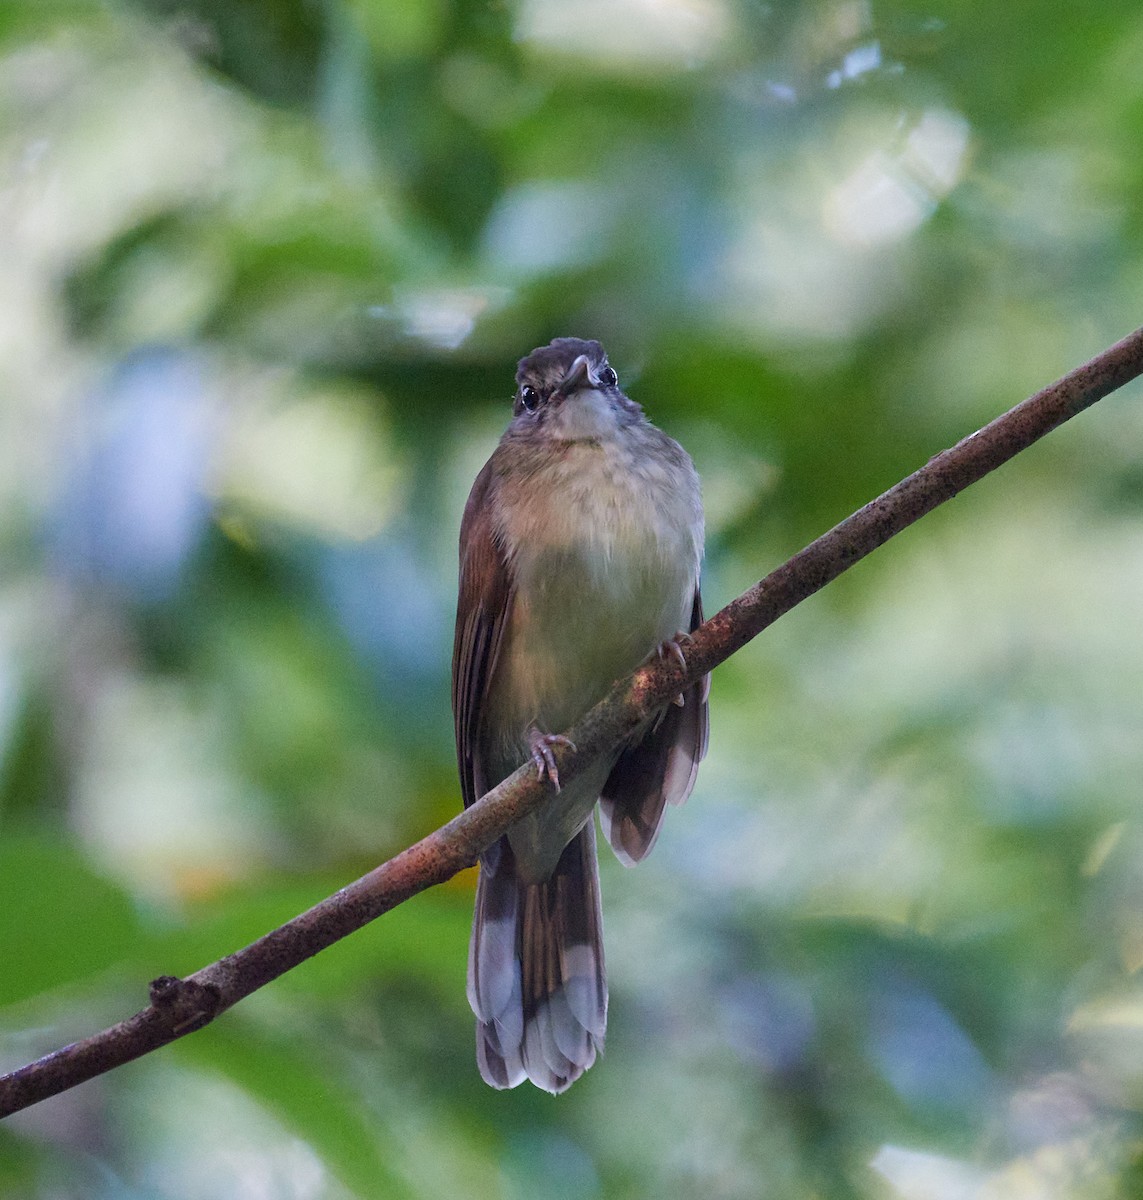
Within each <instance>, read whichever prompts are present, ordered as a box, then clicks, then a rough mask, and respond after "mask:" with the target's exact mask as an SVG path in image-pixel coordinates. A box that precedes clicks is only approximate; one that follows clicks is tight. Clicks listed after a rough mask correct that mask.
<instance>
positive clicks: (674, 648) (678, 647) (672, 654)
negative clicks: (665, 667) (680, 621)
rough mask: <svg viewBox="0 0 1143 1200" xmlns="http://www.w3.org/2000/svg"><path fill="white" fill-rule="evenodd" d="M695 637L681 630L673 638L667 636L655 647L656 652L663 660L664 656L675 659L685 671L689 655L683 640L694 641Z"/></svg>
mask: <svg viewBox="0 0 1143 1200" xmlns="http://www.w3.org/2000/svg"><path fill="white" fill-rule="evenodd" d="M693 641H694V638H692V637H691V635H690V634H689V633H684V632H683V631H682V630H680V631H679V632H678V633H676V634H675V636H674V637H673V638H667V639H666V641H662V642H660V643H659V644H658V646H656V647H655V654H656V655H657V657H658V658H659V659H660V660H662V659H664V658H670V659H673V660H674V661H675V662H677V663H678V664H679V666H680V667H682V668H683V670H684V671H685V670H686V669H687V656H686V655H685V654H684V653H683V647H682V643H683V642H693Z"/></svg>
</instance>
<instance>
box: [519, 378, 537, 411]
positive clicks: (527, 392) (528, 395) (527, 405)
mask: <svg viewBox="0 0 1143 1200" xmlns="http://www.w3.org/2000/svg"><path fill="white" fill-rule="evenodd" d="M520 404H521V405H522V406H523V408H524V409H525V411H527V412H535V411H536V409H537V408H539V406H540V393H539V392H537V391H536V389H535V388H534V387H529V386H528V385H527V384H525V385H524V386H523V387H522V388H521V389H520Z"/></svg>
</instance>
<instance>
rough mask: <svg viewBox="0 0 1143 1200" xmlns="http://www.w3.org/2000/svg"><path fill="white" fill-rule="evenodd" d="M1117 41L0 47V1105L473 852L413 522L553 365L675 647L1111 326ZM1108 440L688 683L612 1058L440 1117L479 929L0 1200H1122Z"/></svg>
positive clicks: (356, 961)
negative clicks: (629, 423)
mask: <svg viewBox="0 0 1143 1200" xmlns="http://www.w3.org/2000/svg"><path fill="white" fill-rule="evenodd" d="M1141 60H1143V13H1141V12H1140V9H1139V5H1138V2H1137V0H1091V2H1089V3H1087V4H1083V5H1062V4H1045V3H1040V4H1036V3H1033V4H1031V5H1005V4H996V3H993V2H992V0H930V2H928V3H917V2H916V0H875V2H872V0H871V2H863V0H778V2H775V3H760V2H757V0H490V2H488V3H467V4H462V3H454V4H450V3H448V2H447V0H231V2H229V3H227V2H220V0H137V2H135V3H131V2H128V0H3V3H2V4H0V1063H2V1064H3V1066H4V1067H6V1068H10V1067H14V1066H17V1065H19V1064H20V1063H22V1062H24V1061H26V1060H28V1059H30V1058H32V1057H34V1056H36V1055H38V1054H41V1053H44V1052H46V1051H48V1050H51V1049H54V1048H55V1047H57V1046H59V1045H61V1044H62V1043H64V1042H65V1041H67V1040H70V1039H72V1038H74V1037H77V1036H82V1035H84V1034H87V1033H90V1032H93V1031H95V1030H96V1029H98V1028H101V1027H103V1026H104V1025H106V1024H109V1023H111V1022H112V1021H114V1020H117V1019H119V1018H121V1017H123V1016H126V1015H128V1014H129V1013H131V1012H134V1011H135V1010H136V1009H137V1008H139V1007H140V1006H141V1005H142V1004H143V1003H144V1000H145V986H146V982H147V981H148V980H149V979H150V978H152V977H153V976H155V975H158V974H161V973H175V974H182V973H186V972H190V971H193V970H195V969H197V968H199V967H201V966H203V965H205V964H206V963H208V962H210V961H213V960H214V959H216V958H218V957H220V956H221V955H223V954H225V953H227V952H229V951H231V950H234V949H236V948H238V947H239V946H241V945H243V944H245V943H247V942H248V941H250V940H252V939H253V938H254V937H256V936H258V935H259V934H261V933H263V932H265V931H266V930H267V929H268V928H270V927H271V926H273V925H276V924H278V923H280V922H281V921H283V920H285V919H287V918H289V917H290V916H292V915H294V914H295V913H296V912H298V911H299V910H301V909H302V908H303V907H305V906H307V905H309V904H311V903H313V902H315V901H317V900H318V899H320V898H321V897H322V896H324V895H326V894H327V893H329V892H330V891H332V890H334V889H335V888H337V887H338V886H340V885H341V884H343V883H345V882H347V881H348V880H350V879H352V878H354V877H356V876H357V875H359V874H361V873H362V872H364V871H365V870H367V869H368V868H369V867H371V866H372V865H374V864H375V863H377V862H379V861H381V860H383V859H384V858H387V857H389V856H390V855H392V854H393V853H395V852H396V851H398V850H400V849H401V848H403V847H404V846H405V845H407V844H408V843H410V842H411V841H412V840H414V839H415V838H417V837H419V836H421V835H423V834H424V833H426V832H428V831H429V830H430V829H432V828H434V827H436V826H437V825H438V824H440V823H442V822H443V821H445V820H446V819H447V818H448V817H450V816H451V815H452V814H453V813H454V812H455V811H456V809H457V807H458V805H459V793H458V787H457V783H456V779H455V767H454V760H453V749H452V731H451V717H450V713H449V688H448V671H449V658H450V655H451V645H452V628H451V626H452V617H453V605H454V595H455V591H454V589H455V573H456V567H455V553H456V550H455V544H456V531H457V528H458V525H459V519H460V511H461V507H462V505H463V501H464V497H465V495H466V494H467V490H468V487H469V485H470V483H471V481H472V479H473V477H474V475H475V473H476V470H477V469H478V467H479V466H480V464H481V463H482V462H483V460H484V458H485V457H486V456H487V454H488V453H489V452H490V450H491V448H492V446H493V445H494V444H495V440H496V438H497V437H498V435H499V433H500V431H501V429H502V428H503V427H504V425H505V423H506V421H507V419H508V417H509V413H510V398H511V394H512V390H513V373H514V369H515V363H516V360H517V359H518V358H519V357H520V356H521V355H523V354H525V353H527V352H528V351H529V350H530V349H531V348H532V347H533V346H535V345H537V344H541V343H544V342H546V341H547V340H548V339H549V338H551V337H552V336H554V335H560V334H574V335H578V336H583V337H597V338H600V339H601V340H602V341H603V342H604V344H605V345H606V346H607V348H608V350H609V352H610V355H611V360H612V362H613V363H614V365H615V366H616V368H617V369H618V372H619V378H620V381H621V383H622V384H623V385H624V386H625V388H626V390H627V391H628V392H629V393H630V394H631V395H632V396H633V397H634V398H635V399H637V400H639V401H640V402H641V403H642V404H643V405H644V406H645V408H646V409H647V411H648V413H649V415H650V416H651V417H652V419H653V420H654V421H655V422H656V423H658V424H659V425H661V426H662V427H663V428H665V429H666V430H668V431H669V432H670V433H672V434H673V435H675V436H676V437H678V438H679V439H680V440H681V441H682V442H683V443H684V444H685V445H686V446H687V447H688V448H689V449H690V450H691V452H692V454H693V456H694V458H695V460H696V462H697V464H698V467H699V469H700V471H701V473H702V475H703V477H704V485H705V492H706V501H707V508H708V528H709V536H708V560H707V568H706V576H705V583H704V593H705V599H706V607H707V611H708V612H713V611H715V610H716V609H717V608H718V607H720V606H721V605H722V604H723V603H725V602H726V601H727V600H729V599H730V598H731V597H733V596H734V595H736V594H737V593H738V592H740V591H742V590H743V589H745V588H746V587H747V586H749V585H750V584H751V583H753V582H754V581H755V580H757V579H758V578H760V577H761V576H762V575H763V574H765V573H766V572H767V571H768V570H770V569H771V568H772V567H774V566H775V565H777V564H778V563H779V562H781V561H782V560H783V559H784V558H785V557H787V555H788V554H790V553H791V552H793V551H794V550H796V549H798V548H799V547H800V546H801V545H802V544H803V543H804V542H805V541H807V540H809V539H810V538H811V537H813V536H815V535H816V534H818V533H820V532H822V531H823V530H824V529H826V528H828V527H829V526H831V525H833V524H834V523H836V522H837V521H838V520H840V519H841V518H843V517H844V516H845V515H847V514H848V512H849V511H851V510H852V509H854V508H856V507H858V506H859V505H861V504H862V503H864V502H865V501H866V500H868V499H870V498H871V497H872V496H874V495H875V494H877V493H878V492H880V491H881V490H882V489H884V488H885V487H887V486H889V485H891V484H892V483H894V482H895V481H896V480H897V479H898V478H900V477H901V476H902V475H904V474H906V473H907V472H909V471H911V470H913V469H914V468H915V467H917V466H919V465H920V464H921V463H923V462H924V461H925V460H926V459H927V458H928V457H929V456H930V455H932V454H934V453H935V452H937V451H938V450H940V449H942V448H944V447H945V446H947V445H949V444H951V443H952V442H954V441H956V440H957V439H959V438H960V437H961V436H963V435H964V434H966V433H968V432H970V431H971V430H973V429H975V428H977V427H978V426H979V425H981V424H983V423H984V422H985V421H987V420H988V419H990V418H991V417H992V416H994V415H995V414H997V413H998V412H1000V411H1002V410H1004V409H1006V408H1008V407H1009V406H1010V405H1012V404H1014V403H1016V402H1017V401H1018V400H1020V399H1022V398H1023V397H1024V396H1025V395H1027V394H1029V393H1030V392H1032V391H1035V390H1036V389H1037V388H1039V387H1040V386H1042V385H1043V384H1045V383H1047V382H1049V381H1051V380H1052V379H1053V378H1055V377H1056V376H1058V375H1059V374H1061V373H1063V372H1064V371H1066V370H1067V369H1069V368H1070V367H1072V366H1075V365H1077V364H1078V363H1080V362H1082V361H1083V360H1085V359H1086V358H1088V357H1090V356H1091V355H1092V354H1094V353H1096V352H1097V351H1099V350H1100V349H1102V348H1103V347H1104V346H1105V345H1107V344H1110V343H1111V342H1112V341H1114V340H1116V339H1117V338H1119V337H1120V336H1122V335H1123V334H1125V333H1127V332H1129V331H1130V330H1131V329H1133V328H1134V327H1136V326H1138V325H1140V324H1143V153H1141V152H1140V148H1141V145H1143V76H1141V75H1140V69H1139V63H1140V61H1141ZM1141 401H1143V390H1141V389H1140V387H1138V386H1133V387H1130V388H1128V389H1125V390H1124V391H1123V392H1121V393H1118V394H1116V395H1115V396H1113V397H1111V398H1109V399H1108V400H1105V401H1104V402H1103V403H1101V404H1100V405H1098V406H1097V408H1096V409H1094V410H1093V411H1091V412H1089V413H1087V414H1085V415H1083V416H1082V417H1080V418H1079V419H1077V420H1076V421H1075V422H1073V423H1072V424H1069V425H1068V426H1066V427H1065V428H1064V429H1063V430H1062V431H1060V432H1058V433H1056V434H1054V435H1052V436H1051V437H1050V438H1049V439H1048V440H1047V441H1046V442H1045V443H1043V444H1041V445H1039V446H1037V447H1035V448H1033V449H1032V450H1031V451H1030V452H1028V453H1026V454H1023V455H1021V456H1020V458H1019V459H1018V460H1017V461H1016V462H1014V463H1013V464H1011V465H1010V466H1008V467H1005V468H1004V469H1003V470H1002V471H1001V472H999V473H998V474H996V475H993V476H991V477H989V478H988V479H987V480H986V481H984V482H983V483H981V484H979V485H978V486H976V487H974V488H973V489H971V491H970V492H969V493H967V494H966V495H964V496H963V497H961V498H960V499H958V500H957V501H956V502H955V503H953V504H951V505H949V506H947V507H946V508H944V509H942V510H940V511H938V512H937V513H936V514H934V515H932V516H930V517H928V518H926V519H925V520H924V522H923V523H922V524H920V525H919V526H916V527H914V528H913V529H910V530H909V531H908V532H906V533H905V534H904V535H902V536H901V537H900V538H898V539H896V540H895V541H894V542H893V543H892V544H891V545H889V546H888V547H886V548H885V549H883V550H881V551H880V552H878V553H877V554H876V555H875V556H874V557H873V558H872V559H870V560H868V561H867V562H865V563H862V564H861V565H860V566H859V567H857V568H856V569H855V570H853V571H851V572H850V573H848V574H847V575H846V576H844V577H843V578H842V579H841V580H839V581H838V582H837V583H836V584H834V585H833V586H831V587H830V588H829V589H828V590H827V592H826V593H824V594H821V595H819V596H817V597H815V598H814V599H812V600H810V601H809V602H807V603H806V604H804V605H802V606H801V607H800V608H799V609H797V610H796V611H795V612H793V613H791V614H790V615H789V616H787V617H786V618H784V619H783V620H782V621H780V622H779V623H778V625H777V626H775V627H774V628H773V629H771V630H770V631H768V632H767V633H766V634H765V635H764V636H763V637H762V638H760V639H759V640H758V641H757V642H755V643H754V644H752V645H751V646H749V647H747V648H746V649H745V650H744V651H742V652H741V653H740V654H738V655H737V656H736V657H735V658H734V659H733V660H732V661H731V662H729V663H728V664H726V665H725V666H723V667H722V668H720V670H719V671H718V673H717V674H716V676H715V679H714V691H713V699H712V705H713V711H712V745H711V751H710V755H709V758H708V760H707V762H706V764H705V766H704V769H703V771H702V772H701V773H700V776H699V782H698V787H697V789H696V791H695V794H694V796H693V797H692V799H691V800H690V802H689V804H688V805H687V806H686V807H685V808H684V809H682V810H681V811H678V812H673V813H671V814H670V818H669V820H668V823H667V827H666V829H665V831H664V834H663V837H662V838H661V839H660V842H659V844H658V847H657V849H656V851H655V854H654V855H653V856H652V858H651V859H650V860H649V861H648V862H647V863H645V864H644V865H643V866H642V867H640V868H639V869H638V870H637V871H625V870H623V869H622V868H621V867H619V866H618V865H617V864H616V863H615V862H614V861H613V860H612V859H611V857H610V855H609V854H608V853H607V852H606V850H604V851H603V859H604V862H603V890H604V907H605V912H606V929H607V949H608V968H609V976H610V981H611V1024H610V1029H609V1034H608V1043H607V1054H606V1057H605V1058H604V1060H603V1061H602V1062H600V1063H599V1064H597V1065H596V1067H595V1068H594V1069H593V1070H592V1071H591V1072H589V1074H588V1075H587V1076H586V1077H585V1078H584V1079H583V1080H582V1081H581V1082H579V1083H578V1084H576V1085H575V1087H574V1088H573V1089H572V1090H571V1091H570V1092H569V1093H568V1094H567V1095H565V1096H563V1097H560V1098H557V1099H553V1098H551V1097H549V1096H547V1095H544V1094H542V1093H540V1092H538V1091H536V1090H534V1089H532V1088H530V1087H522V1088H520V1089H518V1090H516V1091H514V1092H511V1093H495V1092H493V1091H491V1090H489V1089H487V1088H485V1087H484V1085H483V1084H482V1083H481V1082H480V1079H479V1076H478V1074H477V1071H476V1067H475V1063H474V1058H473V1030H472V1017H471V1015H470V1013H469V1011H468V1006H467V1004H466V1001H465V994H464V973H465V955H466V948H467V938H468V928H469V921H470V914H471V901H472V888H473V882H474V880H473V877H472V873H471V872H469V873H466V875H465V876H464V877H462V878H459V879H457V880H455V881H453V883H452V884H450V885H449V886H447V887H443V888H439V889H436V890H435V891H434V892H432V893H430V894H427V895H424V896H421V897H419V898H417V899H415V900H413V901H412V902H410V903H408V904H406V905H404V906H403V907H401V908H400V909H399V910H398V911H396V912H394V913H392V914H391V915H389V916H387V917H385V918H383V919H382V920H381V921H379V922H377V923H376V924H375V925H374V926H373V927H371V928H369V929H367V930H365V931H363V932H362V933H360V934H358V935H356V936H353V937H351V938H350V939H348V940H347V941H346V942H344V943H342V944H340V945H338V946H336V947H335V948H333V949H331V950H329V951H327V952H326V953H324V954H323V955H321V956H319V958H318V959H316V960H314V961H312V962H310V963H309V964H307V965H305V966H304V967H303V968H301V969H299V970H296V971H294V972H292V973H291V974H290V975H288V976H287V977H286V978H284V979H282V980H280V981H278V982H277V983H275V984H273V985H271V986H269V987H267V988H266V989H264V990H263V991H261V992H259V993H258V994H257V995H255V996H254V997H252V998H251V999H249V1000H247V1001H245V1002H244V1003H243V1004H241V1005H240V1006H239V1007H238V1008H237V1009H235V1010H234V1011H232V1012H231V1013H229V1014H227V1015H226V1016H225V1017H224V1018H223V1019H222V1020H220V1021H219V1022H218V1023H217V1024H216V1025H215V1026H212V1027H210V1028H208V1029H206V1030H205V1031H203V1032H200V1033H197V1034H195V1035H194V1036H193V1037H190V1038H188V1039H186V1040H185V1041H183V1042H180V1043H179V1044H177V1045H174V1046H172V1047H170V1048H168V1049H165V1050H163V1051H162V1052H160V1053H157V1054H154V1055H152V1056H149V1057H148V1058H147V1059H145V1060H143V1061H140V1062H138V1063H136V1064H133V1065H131V1066H128V1067H125V1068H123V1069H121V1070H119V1071H117V1072H115V1073H113V1074H111V1075H108V1076H105V1077H104V1078H102V1079H99V1080H97V1081H94V1082H92V1083H89V1084H87V1085H85V1086H83V1087H82V1088H79V1089H77V1090H75V1091H73V1092H70V1093H68V1094H67V1095H64V1096H62V1097H59V1098H58V1099H56V1100H53V1101H50V1102H47V1103H44V1104H42V1105H39V1106H37V1107H36V1108H34V1109H32V1110H29V1111H28V1112H26V1113H24V1114H21V1115H19V1116H18V1117H15V1118H12V1119H11V1120H9V1121H7V1122H5V1124H4V1125H3V1127H2V1128H0V1195H2V1196H3V1197H5V1198H8V1197H12V1198H19V1200H23V1198H28V1200H40V1198H48V1197H50V1198H52V1200H71V1198H73V1197H74V1198H96V1200H103V1198H107V1200H111V1198H115V1200H119V1198H124V1200H127V1198H130V1200H144V1198H145V1200H151V1198H154V1200H213V1198H216V1197H226V1198H232V1200H247V1198H249V1200H279V1198H280V1200H347V1198H354V1197H365V1198H372V1197H402V1198H403V1197H410V1198H416V1197H434V1198H435V1197H440V1196H446V1195H447V1196H453V1195H455V1196H473V1197H504V1198H505V1200H520V1198H524V1197H535V1196H542V1197H554V1198H558V1200H564V1198H566V1200H591V1198H593V1197H608V1198H611V1197H617V1198H623V1200H639V1198H643V1197H648V1198H650V1197H655V1198H664V1197H665V1198H671V1197H694V1196H703V1197H713V1198H727V1200H730V1198H739V1197H741V1198H757V1197H766V1198H774V1200H835V1198H838V1200H850V1198H852V1200H865V1198H871V1200H990V1198H992V1200H998V1198H1006V1200H1007V1198H1015V1200H1025V1198H1027V1200H1054V1198H1072V1197H1082V1198H1097V1200H1105V1198H1106V1200H1111V1198H1122V1200H1130V1198H1132V1197H1138V1196H1140V1195H1143V986H1141V980H1140V974H1139V972H1140V968H1141V967H1143V822H1141V819H1140V812H1139V806H1140V800H1141V798H1143V796H1141V791H1143V736H1141V735H1143V637H1141V636H1140V627H1141V620H1140V618H1141V614H1143V522H1141V520H1140V517H1141V515H1143V403H1141Z"/></svg>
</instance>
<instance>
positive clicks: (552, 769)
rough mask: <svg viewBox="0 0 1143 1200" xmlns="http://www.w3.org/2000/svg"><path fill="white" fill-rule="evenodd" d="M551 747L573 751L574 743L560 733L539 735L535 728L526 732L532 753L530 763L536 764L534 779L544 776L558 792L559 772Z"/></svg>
mask: <svg viewBox="0 0 1143 1200" xmlns="http://www.w3.org/2000/svg"><path fill="white" fill-rule="evenodd" d="M553 746H567V747H568V748H569V749H571V750H575V742H573V741H572V740H571V738H566V737H564V735H563V734H562V733H541V732H540V731H539V730H538V729H536V728H535V727H533V728H531V729H529V730H528V748H529V749H530V750H531V752H532V761H533V762H534V763H535V764H536V778H537V779H543V778H544V776H545V775H546V776H547V777H548V778H549V779H550V780H551V781H552V786H553V787H554V788H555V789H556V791H557V792H558V791H559V790H560V772H559V768H558V767H557V766H556V756H555V755H554V754H553V753H552V747H553Z"/></svg>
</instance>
